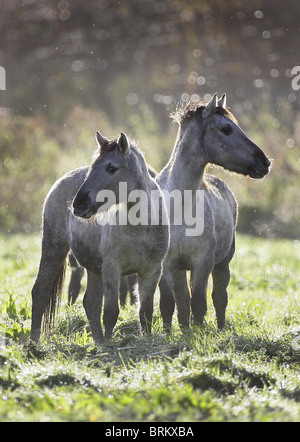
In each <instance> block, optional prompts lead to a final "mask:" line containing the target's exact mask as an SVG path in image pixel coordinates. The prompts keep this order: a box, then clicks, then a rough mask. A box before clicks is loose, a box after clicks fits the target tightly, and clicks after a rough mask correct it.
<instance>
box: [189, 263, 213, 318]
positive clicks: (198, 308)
mask: <svg viewBox="0 0 300 442" xmlns="http://www.w3.org/2000/svg"><path fill="white" fill-rule="evenodd" d="M212 268H213V264H212V263H211V262H210V259H209V258H208V257H206V259H202V260H201V262H200V265H199V264H198V266H195V268H194V269H193V270H192V272H191V292H192V301H191V307H192V321H193V323H194V324H196V325H201V326H202V325H203V321H204V317H205V314H206V311H207V299H206V295H207V284H208V278H209V275H210V273H211V271H212Z"/></svg>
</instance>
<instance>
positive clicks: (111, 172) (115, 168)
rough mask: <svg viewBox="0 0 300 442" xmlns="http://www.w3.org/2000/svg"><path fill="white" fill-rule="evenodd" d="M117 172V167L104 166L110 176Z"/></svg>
mask: <svg viewBox="0 0 300 442" xmlns="http://www.w3.org/2000/svg"><path fill="white" fill-rule="evenodd" d="M117 170H119V169H118V168H117V167H114V166H112V165H111V164H108V166H106V171H107V172H108V173H110V174H111V175H112V174H114V173H115V172H116V171H117Z"/></svg>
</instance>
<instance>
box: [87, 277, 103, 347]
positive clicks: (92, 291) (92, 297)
mask: <svg viewBox="0 0 300 442" xmlns="http://www.w3.org/2000/svg"><path fill="white" fill-rule="evenodd" d="M102 300H103V288H102V279H101V276H99V275H96V274H95V273H92V272H87V286H86V291H85V294H84V298H83V306H84V309H85V312H86V315H87V318H88V321H89V324H90V327H91V331H92V335H93V338H94V341H95V343H96V345H100V344H102V342H103V332H102V327H101V320H100V316H101V310H102Z"/></svg>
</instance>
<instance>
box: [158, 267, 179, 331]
mask: <svg viewBox="0 0 300 442" xmlns="http://www.w3.org/2000/svg"><path fill="white" fill-rule="evenodd" d="M159 291H160V313H161V316H162V318H163V324H164V329H165V331H166V332H170V330H171V325H172V317H173V314H174V310H175V299H174V295H173V292H172V288H171V286H170V282H169V281H168V277H167V273H166V271H165V270H164V272H163V275H162V277H161V280H160V283H159Z"/></svg>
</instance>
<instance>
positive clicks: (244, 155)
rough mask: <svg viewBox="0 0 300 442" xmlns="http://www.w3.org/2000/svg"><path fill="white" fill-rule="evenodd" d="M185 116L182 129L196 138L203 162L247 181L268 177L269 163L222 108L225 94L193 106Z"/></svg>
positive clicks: (225, 108)
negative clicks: (204, 103) (237, 174)
mask: <svg viewBox="0 0 300 442" xmlns="http://www.w3.org/2000/svg"><path fill="white" fill-rule="evenodd" d="M185 116H186V118H185V121H184V123H183V125H184V124H185V128H186V129H188V128H189V129H190V131H189V132H190V134H191V135H192V136H193V137H194V138H195V137H196V139H197V142H198V145H199V147H198V151H199V150H202V155H203V159H204V161H205V162H207V163H213V164H216V165H218V166H222V167H224V168H225V169H227V170H230V171H232V172H237V173H241V174H243V175H249V176H250V177H251V178H263V177H264V176H265V175H267V174H268V173H269V168H270V165H271V162H270V161H269V159H268V158H267V157H266V155H265V154H264V153H263V151H262V150H261V149H260V148H259V147H258V146H257V145H256V144H255V143H253V141H251V140H250V138H248V137H247V135H246V134H245V133H244V132H243V131H242V129H241V128H240V127H239V125H238V122H237V121H236V119H235V117H234V116H233V114H232V113H231V112H230V111H229V110H228V108H227V107H226V95H225V94H224V95H223V96H222V98H221V99H220V100H219V101H218V98H217V95H216V94H215V95H214V96H213V98H212V99H211V100H210V102H209V103H208V104H207V105H202V106H197V107H195V108H194V109H192V110H190V111H188V112H186V114H185ZM199 123H200V124H199ZM196 134H198V136H197V135H196Z"/></svg>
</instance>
